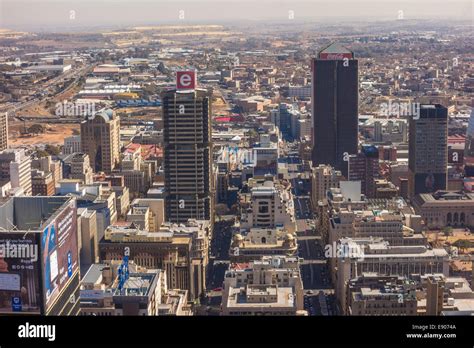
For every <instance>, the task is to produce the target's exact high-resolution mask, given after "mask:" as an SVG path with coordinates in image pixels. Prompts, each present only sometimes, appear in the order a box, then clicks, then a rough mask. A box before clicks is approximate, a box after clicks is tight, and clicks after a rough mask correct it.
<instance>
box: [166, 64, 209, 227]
mask: <svg viewBox="0 0 474 348" xmlns="http://www.w3.org/2000/svg"><path fill="white" fill-rule="evenodd" d="M179 73H180V72H178V74H179ZM182 73H183V72H182ZM187 73H189V74H191V73H192V72H187ZM187 73H186V74H187ZM183 74H185V73H183ZM192 74H194V73H192ZM186 76H189V75H186ZM180 79H181V78H180ZM180 79H178V82H179V80H180ZM177 87H178V88H177V89H174V90H170V91H166V92H164V93H163V95H162V101H163V121H164V171H165V190H166V199H165V206H166V219H167V220H168V221H171V222H186V221H187V220H188V219H198V220H210V219H212V216H213V209H214V207H213V206H214V204H213V200H214V193H213V186H214V185H213V175H212V165H211V156H212V136H211V101H210V99H211V95H210V93H209V92H208V91H207V90H202V89H194V88H192V89H182V88H181V87H182V86H181V85H180V84H179V83H178V84H177ZM193 87H194V86H193Z"/></svg>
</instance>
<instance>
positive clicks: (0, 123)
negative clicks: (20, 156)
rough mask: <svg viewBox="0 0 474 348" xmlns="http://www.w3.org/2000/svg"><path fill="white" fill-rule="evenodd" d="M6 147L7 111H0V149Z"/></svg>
mask: <svg viewBox="0 0 474 348" xmlns="http://www.w3.org/2000/svg"><path fill="white" fill-rule="evenodd" d="M7 148H8V113H6V112H2V113H0V151H3V150H6V149H7Z"/></svg>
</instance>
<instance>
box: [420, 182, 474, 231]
mask: <svg viewBox="0 0 474 348" xmlns="http://www.w3.org/2000/svg"><path fill="white" fill-rule="evenodd" d="M413 207H414V208H415V211H416V212H417V213H418V214H419V215H421V216H422V218H423V220H424V222H425V225H426V226H427V227H428V228H443V227H446V226H454V227H464V226H469V227H474V193H465V192H462V191H437V192H435V193H423V194H420V195H417V196H415V198H414V199H413Z"/></svg>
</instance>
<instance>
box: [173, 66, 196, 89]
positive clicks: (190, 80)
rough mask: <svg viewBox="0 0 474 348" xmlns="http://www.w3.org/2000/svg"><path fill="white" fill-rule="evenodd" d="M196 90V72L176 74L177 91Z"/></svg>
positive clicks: (179, 72)
mask: <svg viewBox="0 0 474 348" xmlns="http://www.w3.org/2000/svg"><path fill="white" fill-rule="evenodd" d="M194 88H196V72H195V71H191V70H190V71H177V72H176V89H194Z"/></svg>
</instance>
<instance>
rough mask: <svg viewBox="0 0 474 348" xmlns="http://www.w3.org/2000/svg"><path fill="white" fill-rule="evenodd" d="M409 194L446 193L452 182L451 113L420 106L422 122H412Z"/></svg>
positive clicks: (432, 106)
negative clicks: (449, 115)
mask: <svg viewBox="0 0 474 348" xmlns="http://www.w3.org/2000/svg"><path fill="white" fill-rule="evenodd" d="M409 132H410V135H409V150H408V151H409V153H408V190H409V195H410V197H413V196H414V195H417V194H419V193H429V192H435V191H437V190H446V187H447V181H448V180H447V178H448V109H446V108H445V107H444V106H442V105H440V104H426V105H423V104H422V105H420V113H419V118H418V119H415V118H414V117H411V118H410V126H409Z"/></svg>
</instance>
